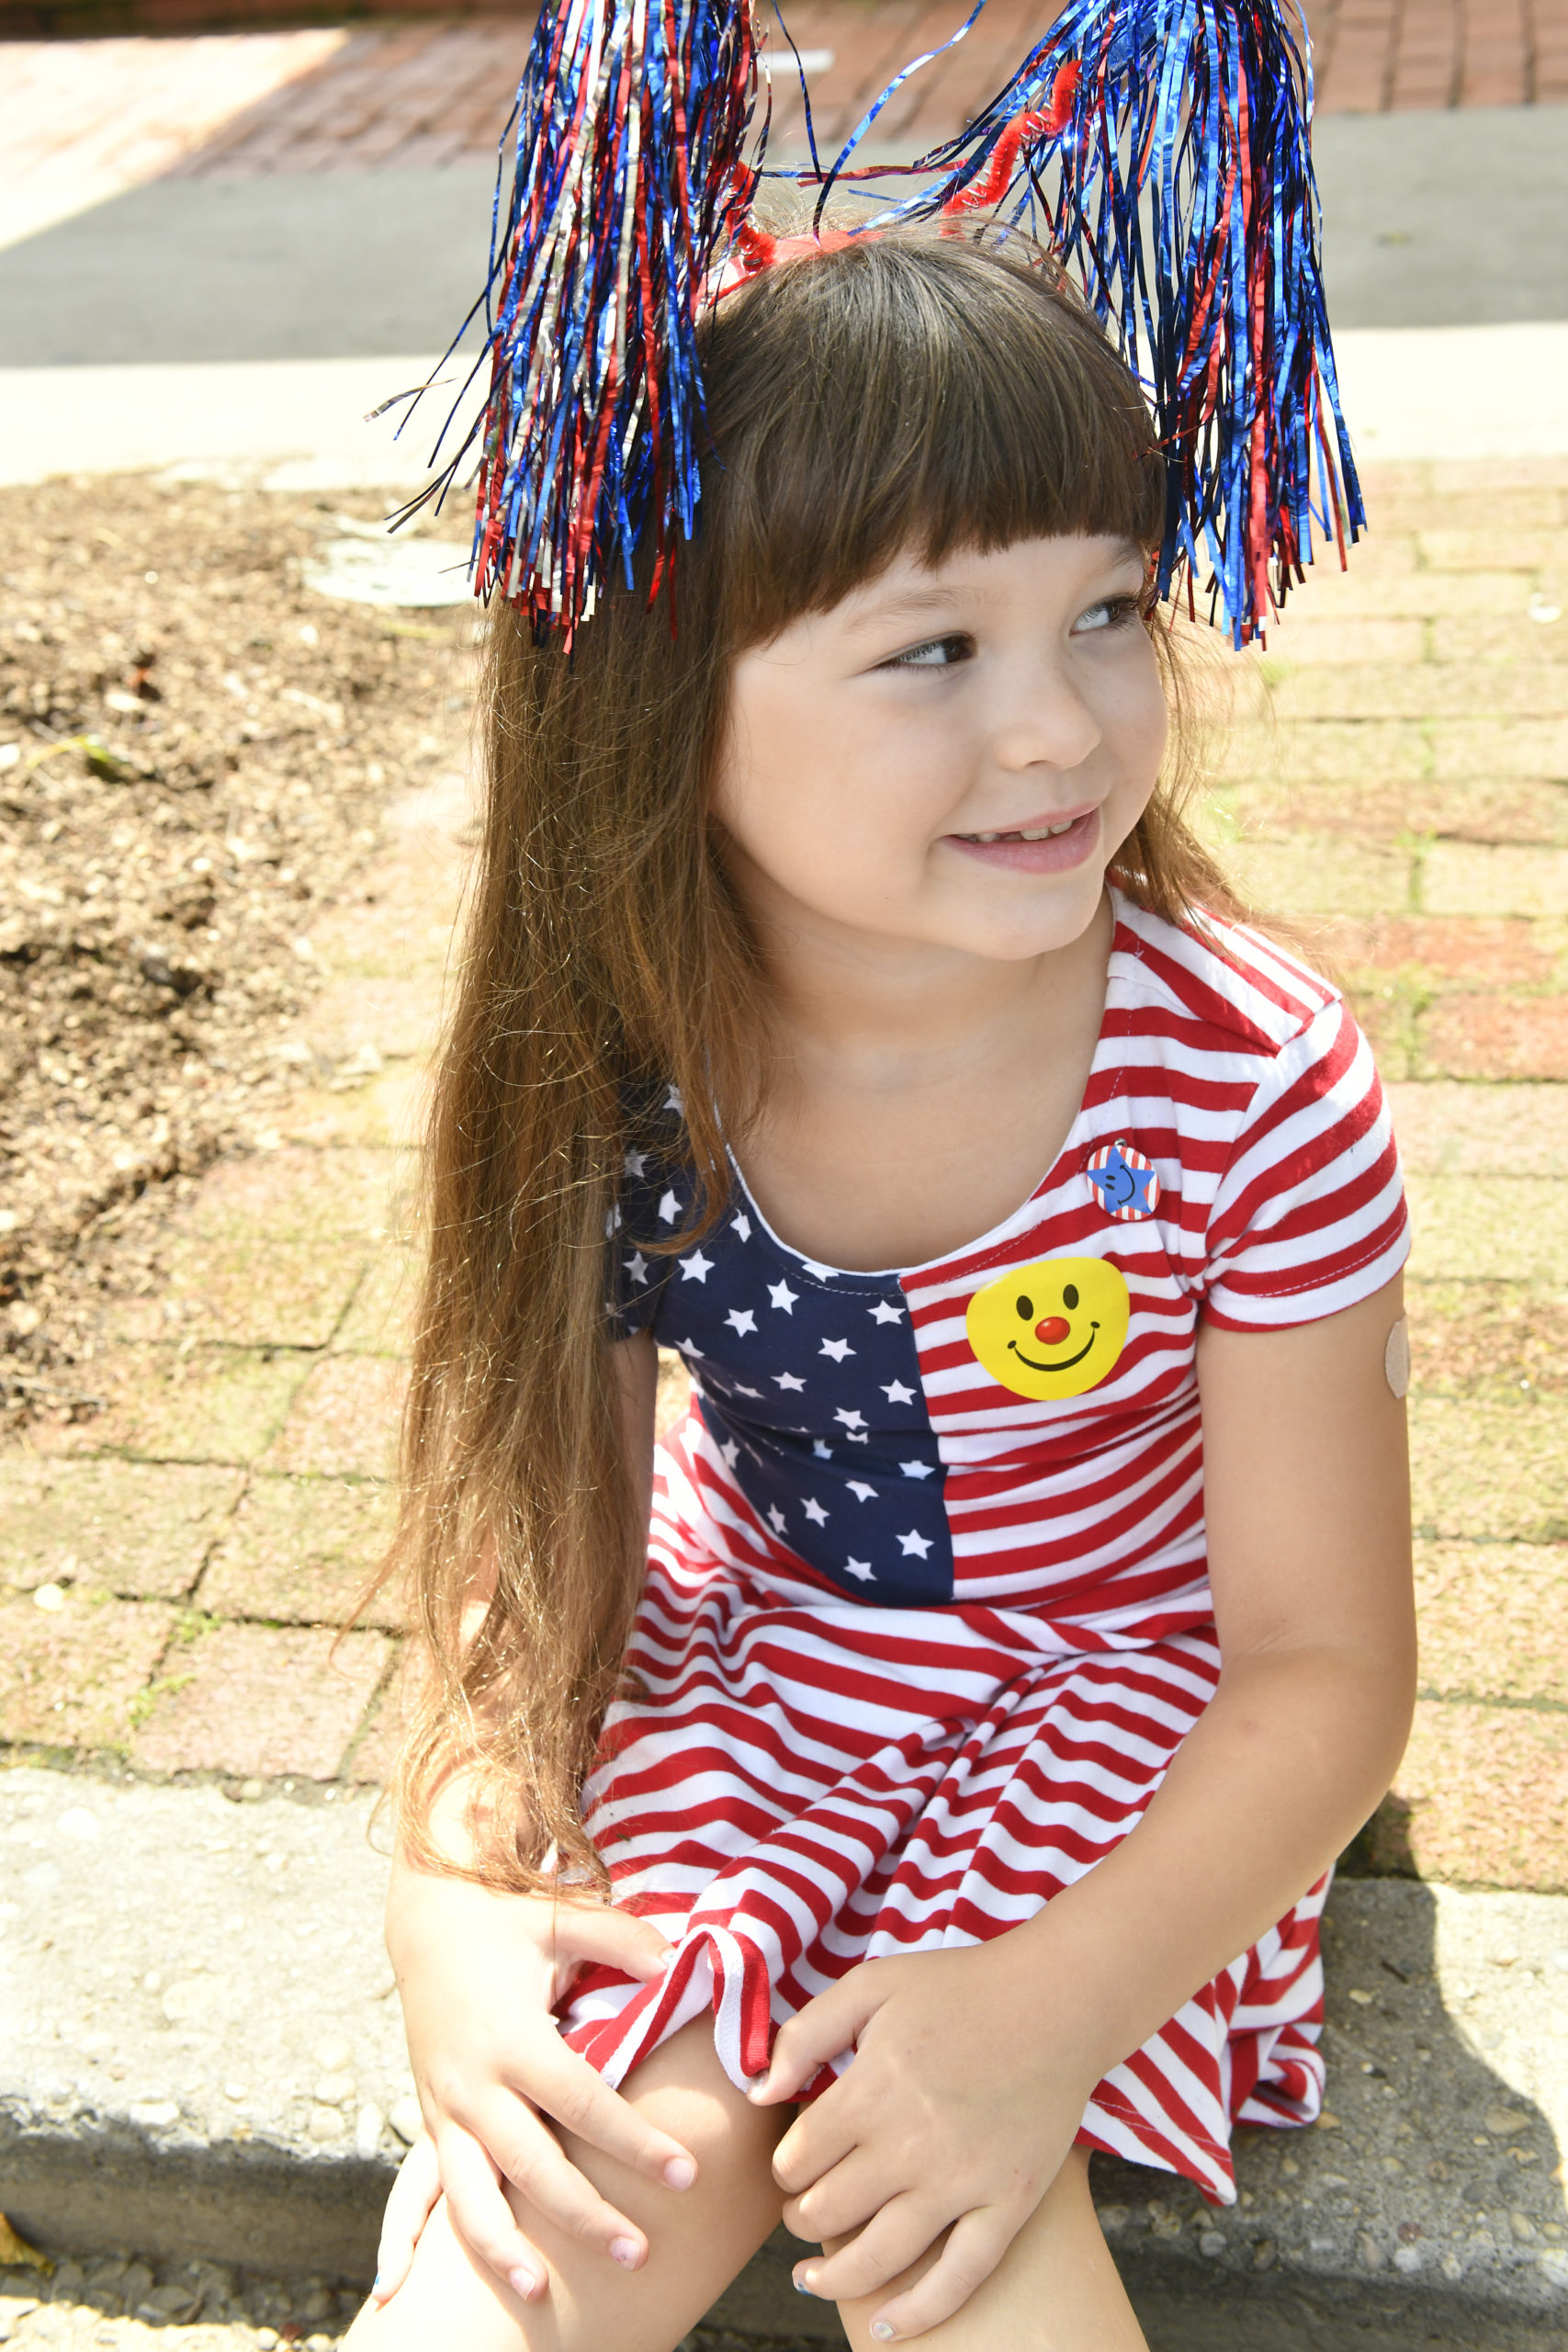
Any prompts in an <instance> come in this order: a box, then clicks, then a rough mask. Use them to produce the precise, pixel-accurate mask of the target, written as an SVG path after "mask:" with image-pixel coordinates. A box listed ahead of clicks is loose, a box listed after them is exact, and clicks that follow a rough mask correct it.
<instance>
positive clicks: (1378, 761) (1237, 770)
mask: <svg viewBox="0 0 1568 2352" xmlns="http://www.w3.org/2000/svg"><path fill="white" fill-rule="evenodd" d="M1225 766H1226V771H1227V773H1230V774H1234V775H1238V776H1253V777H1259V778H1262V779H1263V780H1264V781H1266V782H1267V781H1272V780H1273V779H1274V778H1276V777H1281V778H1283V779H1285V780H1286V781H1287V782H1288V783H1289V784H1290V785H1291V786H1292V787H1293V786H1296V785H1299V784H1310V783H1315V782H1317V781H1318V780H1319V779H1320V778H1324V777H1337V776H1344V777H1348V778H1349V779H1351V780H1352V781H1353V782H1355V783H1357V784H1359V785H1378V784H1402V783H1409V784H1415V783H1418V782H1419V781H1420V779H1421V778H1422V777H1423V776H1424V775H1428V774H1429V773H1430V770H1431V756H1430V753H1429V752H1428V749H1427V737H1426V731H1425V729H1423V728H1422V727H1421V726H1420V725H1419V724H1417V723H1416V721H1414V720H1410V719H1403V718H1387V719H1378V718H1368V719H1359V720H1358V719H1335V718H1323V719H1313V720H1306V719H1303V720H1299V721H1298V720H1292V719H1288V718H1280V719H1279V720H1278V721H1277V723H1276V724H1274V725H1272V726H1266V727H1250V726H1246V725H1243V726H1239V727H1237V728H1236V729H1235V730H1234V733H1233V736H1232V741H1231V743H1230V747H1229V750H1228V752H1227V755H1226V761H1225ZM1519 772H1520V773H1521V774H1529V775H1547V774H1550V773H1551V771H1550V770H1549V769H1547V768H1545V767H1536V768H1533V769H1529V770H1521V771H1519Z"/></svg>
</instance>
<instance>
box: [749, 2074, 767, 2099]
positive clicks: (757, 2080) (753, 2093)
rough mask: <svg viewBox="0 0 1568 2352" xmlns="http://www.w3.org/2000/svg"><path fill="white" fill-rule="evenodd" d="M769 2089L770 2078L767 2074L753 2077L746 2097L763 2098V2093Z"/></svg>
mask: <svg viewBox="0 0 1568 2352" xmlns="http://www.w3.org/2000/svg"><path fill="white" fill-rule="evenodd" d="M767 2087H768V2077H767V2075H766V2074H765V2073H764V2074H761V2075H752V2077H751V2079H750V2082H749V2083H748V2084H747V2086H746V2096H747V2098H761V2096H762V2093H763V2092H764V2091H765V2090H766V2089H767Z"/></svg>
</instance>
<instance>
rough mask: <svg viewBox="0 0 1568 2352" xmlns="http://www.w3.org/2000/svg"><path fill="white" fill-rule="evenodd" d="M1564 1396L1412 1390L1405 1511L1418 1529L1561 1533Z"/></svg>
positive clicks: (1565, 1524) (1566, 1531)
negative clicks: (1427, 1394)
mask: <svg viewBox="0 0 1568 2352" xmlns="http://www.w3.org/2000/svg"><path fill="white" fill-rule="evenodd" d="M1565 1462H1568V1403H1565V1402H1564V1400H1563V1399H1562V1397H1538V1396H1536V1395H1535V1393H1534V1392H1533V1391H1526V1390H1522V1389H1521V1390H1517V1391H1516V1392H1514V1393H1513V1394H1512V1395H1509V1394H1508V1393H1507V1392H1506V1391H1505V1392H1502V1393H1500V1394H1498V1395H1495V1396H1490V1397H1473V1396H1472V1397H1412V1398H1411V1405H1410V1476H1411V1503H1412V1509H1411V1516H1412V1519H1413V1521H1414V1523H1415V1527H1416V1533H1417V1534H1418V1535H1422V1536H1426V1537H1427V1538H1434V1537H1442V1536H1446V1537H1449V1538H1450V1539H1453V1538H1461V1537H1467V1536H1468V1537H1471V1538H1473V1539H1475V1540H1476V1541H1478V1542H1486V1541H1490V1542H1494V1543H1508V1542H1517V1543H1523V1544H1560V1543H1562V1542H1563V1541H1564V1540H1568V1483H1565V1481H1564V1478H1563V1475H1562V1472H1563V1464H1564V1463H1565Z"/></svg>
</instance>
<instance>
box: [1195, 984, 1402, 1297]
mask: <svg viewBox="0 0 1568 2352" xmlns="http://www.w3.org/2000/svg"><path fill="white" fill-rule="evenodd" d="M1409 1253H1410V1217H1409V1212H1408V1210H1407V1209H1406V1206H1405V1202H1404V1183H1403V1181H1402V1179H1401V1176H1400V1171H1399V1157H1398V1154H1397V1152H1396V1151H1395V1148H1394V1142H1393V1130H1392V1128H1391V1126H1390V1124H1389V1115H1388V1106H1387V1104H1386V1103H1384V1101H1383V1094H1382V1086H1381V1084H1380V1083H1379V1080H1378V1074H1377V1071H1376V1070H1375V1069H1374V1068H1373V1067H1372V1057H1371V1047H1370V1046H1368V1044H1367V1041H1366V1039H1365V1037H1364V1036H1363V1035H1361V1032H1360V1030H1359V1027H1358V1026H1357V1024H1356V1022H1355V1020H1354V1019H1353V1018H1352V1016H1351V1013H1350V1011H1349V1008H1348V1006H1347V1005H1346V1004H1345V1003H1344V1002H1343V1001H1341V1000H1340V999H1339V998H1335V999H1333V1000H1332V1001H1330V1002H1329V1003H1327V1004H1326V1005H1325V1006H1324V1007H1323V1009H1322V1011H1321V1012H1318V1013H1317V1014H1316V1015H1314V1018H1313V1019H1312V1020H1311V1021H1309V1022H1308V1023H1306V1024H1305V1025H1304V1026H1303V1028H1302V1029H1301V1030H1299V1031H1298V1032H1297V1033H1296V1035H1294V1036H1293V1037H1292V1038H1291V1039H1289V1041H1288V1042H1287V1043H1286V1044H1285V1045H1284V1046H1281V1047H1280V1051H1279V1052H1278V1053H1277V1054H1276V1055H1275V1056H1274V1057H1273V1059H1272V1061H1271V1062H1270V1064H1269V1068H1268V1069H1267V1071H1266V1073H1265V1075H1264V1076H1263V1077H1262V1078H1260V1080H1258V1086H1257V1088H1256V1090H1255V1091H1254V1094H1253V1097H1252V1101H1251V1103H1250V1104H1249V1105H1248V1108H1247V1114H1246V1117H1245V1119H1244V1121H1243V1124H1242V1127H1241V1131H1240V1133H1239V1134H1238V1136H1237V1137H1236V1140H1235V1147H1234V1148H1233V1150H1232V1152H1231V1154H1230V1158H1229V1159H1228V1161H1227V1163H1226V1166H1225V1169H1224V1174H1223V1175H1222V1177H1221V1179H1220V1182H1219V1185H1218V1188H1217V1190H1216V1193H1215V1195H1214V1202H1213V1210H1212V1211H1211V1214H1210V1217H1209V1226H1208V1236H1207V1250H1206V1271H1205V1278H1204V1290H1203V1302H1204V1304H1203V1312H1204V1316H1205V1318H1206V1319H1207V1320H1208V1321H1210V1322H1212V1323H1217V1324H1219V1325H1221V1326H1222V1327H1223V1328H1224V1329H1228V1330H1235V1331H1265V1330H1279V1329H1284V1328H1286V1327H1287V1326H1289V1325H1291V1324H1296V1323H1314V1322H1317V1321H1319V1320H1320V1319H1321V1318H1322V1317H1325V1316H1328V1315H1337V1314H1338V1313H1339V1312H1340V1311H1341V1310H1342V1309H1343V1308H1345V1307H1347V1306H1355V1305H1356V1304H1357V1302H1358V1301H1359V1300H1360V1299H1363V1298H1370V1297H1371V1295H1372V1293H1373V1292H1374V1291H1377V1290H1381V1289H1382V1285H1383V1284H1384V1283H1387V1282H1391V1281H1392V1280H1393V1276H1394V1275H1395V1274H1396V1273H1397V1272H1399V1269H1400V1267H1401V1266H1403V1264H1404V1261H1405V1259H1406V1258H1407V1257H1408V1255H1409Z"/></svg>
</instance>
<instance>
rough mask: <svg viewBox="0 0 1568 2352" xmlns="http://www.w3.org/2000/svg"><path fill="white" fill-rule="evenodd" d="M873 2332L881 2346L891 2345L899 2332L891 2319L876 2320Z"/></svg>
mask: <svg viewBox="0 0 1568 2352" xmlns="http://www.w3.org/2000/svg"><path fill="white" fill-rule="evenodd" d="M871 2332H872V2334H873V2335H874V2336H875V2338H876V2340H877V2342H878V2343H879V2344H891V2343H892V2341H893V2338H894V2337H895V2336H896V2335H897V2333H898V2331H897V2328H896V2327H895V2326H894V2324H893V2323H892V2321H891V2320H890V2319H874V2320H873V2321H872V2323H871Z"/></svg>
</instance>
